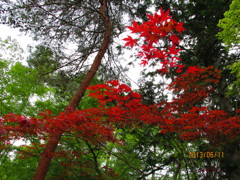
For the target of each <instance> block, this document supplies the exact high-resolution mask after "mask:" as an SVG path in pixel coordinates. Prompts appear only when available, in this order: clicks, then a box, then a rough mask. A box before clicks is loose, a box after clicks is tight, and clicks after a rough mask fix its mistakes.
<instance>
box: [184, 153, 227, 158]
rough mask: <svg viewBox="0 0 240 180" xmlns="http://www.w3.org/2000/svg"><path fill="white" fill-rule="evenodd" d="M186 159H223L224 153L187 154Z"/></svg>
mask: <svg viewBox="0 0 240 180" xmlns="http://www.w3.org/2000/svg"><path fill="white" fill-rule="evenodd" d="M188 158H224V152H188Z"/></svg>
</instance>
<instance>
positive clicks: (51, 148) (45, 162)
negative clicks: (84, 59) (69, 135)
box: [33, 0, 112, 180]
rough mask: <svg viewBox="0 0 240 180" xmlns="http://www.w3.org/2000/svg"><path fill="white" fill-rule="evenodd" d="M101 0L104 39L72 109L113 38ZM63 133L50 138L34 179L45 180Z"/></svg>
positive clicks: (76, 94)
mask: <svg viewBox="0 0 240 180" xmlns="http://www.w3.org/2000/svg"><path fill="white" fill-rule="evenodd" d="M99 1H100V3H101V6H100V9H99V13H100V17H101V19H102V21H103V22H104V26H105V33H104V39H103V41H102V44H101V46H100V49H99V51H98V53H97V55H96V57H95V59H94V61H93V64H92V66H91V68H90V70H89V71H88V72H87V74H86V76H85V78H84V79H83V81H82V82H81V84H80V85H79V88H78V90H77V91H76V93H75V94H74V96H73V97H72V99H71V101H70V102H69V107H70V108H72V109H75V108H76V107H77V106H78V104H79V102H80V101H81V99H82V97H83V95H84V93H85V92H86V89H87V87H88V86H89V84H90V82H91V80H92V79H93V77H94V76H95V74H96V72H97V70H98V68H99V66H100V64H101V61H102V59H103V57H104V54H105V52H106V50H107V48H108V45H109V43H110V39H111V32H112V26H111V22H110V19H109V17H108V16H107V0H99ZM63 133H64V132H61V133H59V134H58V135H56V136H50V138H49V140H48V142H47V145H46V148H45V151H44V152H43V154H42V156H41V159H40V161H39V163H38V167H37V170H36V173H35V175H34V178H33V179H34V180H44V179H45V176H46V174H47V172H48V169H49V166H50V163H51V160H52V158H53V155H54V152H55V149H56V148H57V146H58V143H59V141H60V139H61V136H62V134H63Z"/></svg>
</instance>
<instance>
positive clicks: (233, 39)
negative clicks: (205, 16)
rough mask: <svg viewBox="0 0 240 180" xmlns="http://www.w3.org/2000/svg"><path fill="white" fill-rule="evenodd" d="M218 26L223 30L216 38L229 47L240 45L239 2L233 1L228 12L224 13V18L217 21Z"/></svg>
mask: <svg viewBox="0 0 240 180" xmlns="http://www.w3.org/2000/svg"><path fill="white" fill-rule="evenodd" d="M218 26H219V27H220V28H222V29H223V31H221V32H219V33H218V34H217V36H218V37H219V38H220V39H222V40H223V42H224V43H225V44H226V45H227V46H228V48H230V47H234V46H238V47H239V45H240V34H239V32H240V1H239V0H233V1H232V4H231V5H230V9H229V11H226V12H225V13H224V18H223V19H222V20H220V21H219V23H218Z"/></svg>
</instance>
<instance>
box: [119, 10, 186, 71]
mask: <svg viewBox="0 0 240 180" xmlns="http://www.w3.org/2000/svg"><path fill="white" fill-rule="evenodd" d="M147 16H148V21H147V22H144V23H142V24H138V23H137V22H136V21H133V25H132V26H128V28H129V29H130V30H131V32H132V33H137V34H139V39H133V38H132V37H131V36H128V38H125V39H123V40H125V41H127V43H126V44H125V46H130V47H131V48H132V47H133V46H134V45H139V44H140V45H139V47H140V48H141V49H142V50H141V51H139V53H138V55H139V57H141V58H142V60H141V64H142V65H143V66H146V65H147V64H148V61H149V60H151V59H154V60H156V61H159V62H160V64H161V66H162V68H161V69H160V71H162V72H163V73H165V72H168V68H170V67H171V68H172V67H177V62H178V61H179V60H180V59H179V58H178V57H177V55H178V53H179V51H180V48H178V46H179V41H180V38H179V37H178V36H177V35H176V34H175V32H178V33H182V31H184V30H185V29H184V27H183V23H178V22H176V21H175V20H173V19H172V18H171V17H172V16H170V15H169V10H168V11H167V12H164V11H163V10H162V9H160V10H159V12H158V13H155V14H154V15H150V14H147ZM166 40H167V41H168V43H169V44H170V45H169V46H167V47H164V44H163V42H165V41H166ZM137 41H140V43H139V44H138V43H137Z"/></svg>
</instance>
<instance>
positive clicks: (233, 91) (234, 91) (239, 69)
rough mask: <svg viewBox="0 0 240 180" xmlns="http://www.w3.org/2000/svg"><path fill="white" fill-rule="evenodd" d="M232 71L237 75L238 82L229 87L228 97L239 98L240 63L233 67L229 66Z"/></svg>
mask: <svg viewBox="0 0 240 180" xmlns="http://www.w3.org/2000/svg"><path fill="white" fill-rule="evenodd" d="M229 68H230V69H231V70H232V71H231V73H232V74H235V75H236V80H235V81H234V82H233V83H232V84H231V85H229V91H228V92H227V94H228V95H232V96H235V97H239V94H240V61H238V62H236V63H234V64H233V65H232V66H229Z"/></svg>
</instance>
